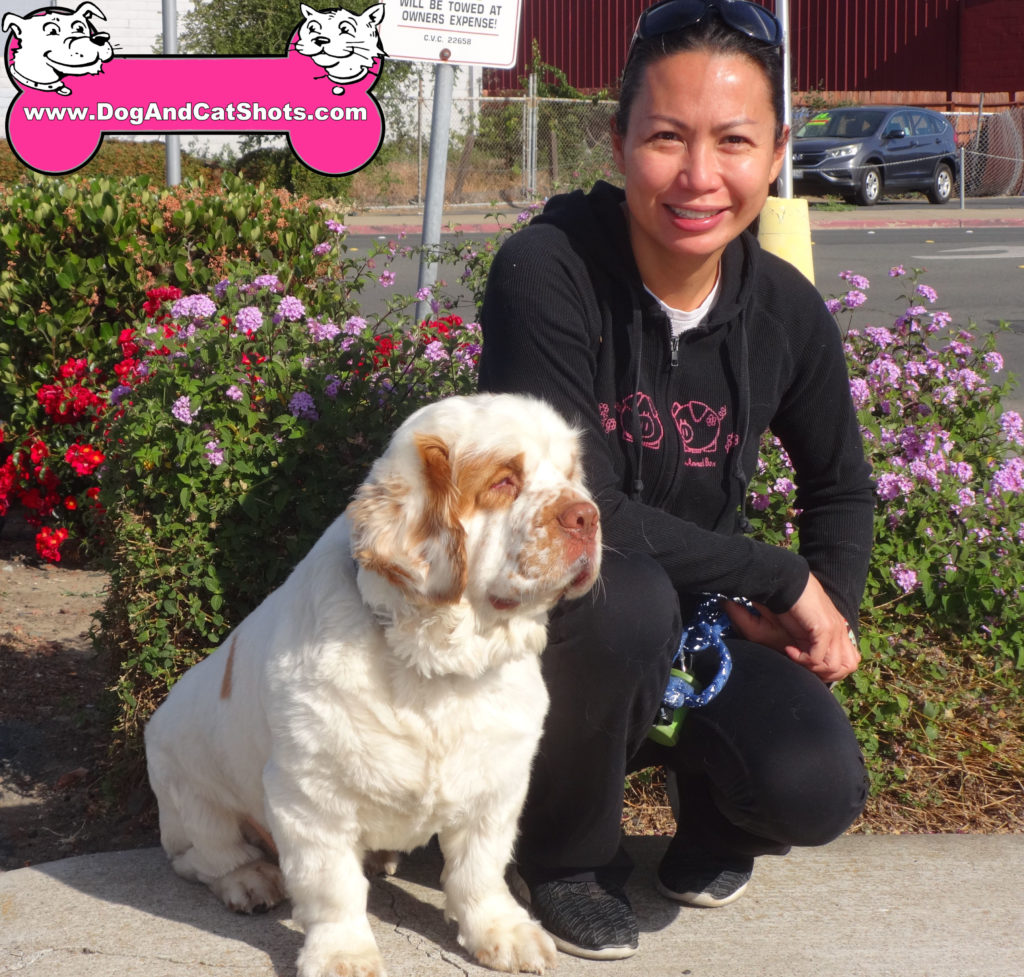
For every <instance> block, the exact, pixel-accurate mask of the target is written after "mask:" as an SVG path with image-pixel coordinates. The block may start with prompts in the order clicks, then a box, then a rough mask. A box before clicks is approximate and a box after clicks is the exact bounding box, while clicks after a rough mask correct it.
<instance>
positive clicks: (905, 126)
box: [885, 112, 914, 135]
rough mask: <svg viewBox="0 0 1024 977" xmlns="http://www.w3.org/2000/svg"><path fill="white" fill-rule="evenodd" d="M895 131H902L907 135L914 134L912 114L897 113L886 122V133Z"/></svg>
mask: <svg viewBox="0 0 1024 977" xmlns="http://www.w3.org/2000/svg"><path fill="white" fill-rule="evenodd" d="M893 129H902V130H903V131H904V132H905V133H907V135H909V134H910V133H912V132H913V131H914V130H913V128H912V127H911V124H910V113H909V112H897V113H896V114H895V115H894V116H893V117H892V118H891V119H890V120H889V121H888V122H886V124H885V132H892V131H893Z"/></svg>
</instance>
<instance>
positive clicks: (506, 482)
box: [491, 475, 519, 498]
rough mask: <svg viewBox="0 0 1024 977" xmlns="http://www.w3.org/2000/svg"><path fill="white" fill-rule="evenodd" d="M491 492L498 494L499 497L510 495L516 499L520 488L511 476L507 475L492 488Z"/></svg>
mask: <svg viewBox="0 0 1024 977" xmlns="http://www.w3.org/2000/svg"><path fill="white" fill-rule="evenodd" d="M491 491H492V492H497V493H498V494H499V495H509V496H511V497H512V498H515V497H516V496H517V495H518V494H519V486H518V485H517V484H516V482H515V479H514V478H512V476H511V475H506V476H505V477H504V478H502V479H500V480H499V481H497V482H495V483H494V484H493V485H492V486H491Z"/></svg>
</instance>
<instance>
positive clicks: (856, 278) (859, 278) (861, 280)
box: [839, 271, 871, 289]
mask: <svg viewBox="0 0 1024 977" xmlns="http://www.w3.org/2000/svg"><path fill="white" fill-rule="evenodd" d="M839 277H840V278H842V279H843V281H845V282H848V283H849V284H850V287H851V288H856V289H865V288H871V282H870V281H868V279H866V278H865V277H864V276H863V275H855V274H854V273H853V272H852V271H841V272H839Z"/></svg>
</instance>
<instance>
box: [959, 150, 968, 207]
mask: <svg viewBox="0 0 1024 977" xmlns="http://www.w3.org/2000/svg"><path fill="white" fill-rule="evenodd" d="M966 184H967V150H966V149H965V148H964V147H963V146H961V147H960V209H961V210H964V209H965V208H966V207H967V204H966V203H965V202H964V194H965V190H964V187H965V186H966Z"/></svg>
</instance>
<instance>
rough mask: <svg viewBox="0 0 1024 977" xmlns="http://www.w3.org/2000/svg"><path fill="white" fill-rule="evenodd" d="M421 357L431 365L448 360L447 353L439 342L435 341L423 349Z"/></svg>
mask: <svg viewBox="0 0 1024 977" xmlns="http://www.w3.org/2000/svg"><path fill="white" fill-rule="evenodd" d="M423 356H424V357H425V358H426V359H427V360H428V361H429V362H431V363H439V362H441V361H442V360H446V359H448V351H447V350H446V349H445V348H444V345H443V344H442V343H441V342H440V341H439V340H436V339H435V340H434V341H433V342H431V343H427V345H426V346H425V347H424V349H423Z"/></svg>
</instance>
